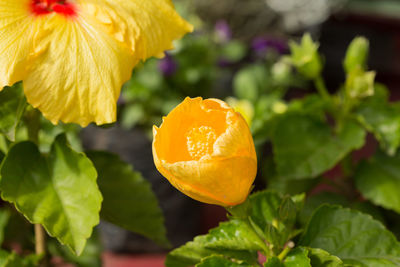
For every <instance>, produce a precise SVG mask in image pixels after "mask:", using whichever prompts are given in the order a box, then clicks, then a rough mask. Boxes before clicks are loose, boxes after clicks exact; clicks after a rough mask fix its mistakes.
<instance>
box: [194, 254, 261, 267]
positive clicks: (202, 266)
mask: <svg viewBox="0 0 400 267" xmlns="http://www.w3.org/2000/svg"><path fill="white" fill-rule="evenodd" d="M257 266H258V265H254V264H247V263H244V262H235V261H231V260H229V259H227V258H225V257H223V256H220V255H213V256H210V257H207V258H204V259H203V260H202V261H201V262H200V263H199V264H196V267H257Z"/></svg>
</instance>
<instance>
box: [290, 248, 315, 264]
mask: <svg viewBox="0 0 400 267" xmlns="http://www.w3.org/2000/svg"><path fill="white" fill-rule="evenodd" d="M284 266H285V267H311V263H310V259H309V258H308V251H307V250H306V249H304V248H295V249H293V250H291V251H290V252H289V253H288V255H287V256H286V258H285V260H284ZM312 266H313V267H314V265H312Z"/></svg>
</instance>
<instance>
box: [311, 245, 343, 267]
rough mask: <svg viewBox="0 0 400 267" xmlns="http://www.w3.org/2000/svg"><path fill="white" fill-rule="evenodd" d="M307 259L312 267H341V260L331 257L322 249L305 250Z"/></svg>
mask: <svg viewBox="0 0 400 267" xmlns="http://www.w3.org/2000/svg"><path fill="white" fill-rule="evenodd" d="M307 249H308V257H309V258H310V260H311V266H312V267H343V266H344V264H343V262H342V260H341V259H339V258H338V257H336V256H333V255H331V254H329V253H328V252H326V251H325V250H323V249H319V248H307Z"/></svg>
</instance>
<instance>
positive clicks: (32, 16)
mask: <svg viewBox="0 0 400 267" xmlns="http://www.w3.org/2000/svg"><path fill="white" fill-rule="evenodd" d="M190 31H192V26H191V25H190V24H188V23H187V22H186V21H185V20H183V19H182V18H181V17H180V16H179V15H178V14H177V13H176V12H175V9H174V7H173V4H172V1H171V0H63V1H57V0H2V1H0V90H1V89H2V88H3V87H5V86H10V85H13V84H14V83H16V82H18V81H23V82H24V90H25V95H26V97H27V100H28V102H29V103H30V104H31V105H32V106H34V107H36V108H38V109H39V110H40V111H41V112H42V113H43V115H44V116H45V117H46V118H47V119H49V120H50V121H51V122H53V123H54V124H56V123H58V121H59V120H61V121H63V122H66V123H68V122H75V123H79V124H80V125H82V126H86V125H87V124H89V123H90V122H96V123H97V124H104V123H111V122H114V121H115V119H116V102H117V99H118V97H119V93H120V89H121V86H122V84H123V83H124V82H125V81H127V80H128V79H129V78H130V76H131V72H132V69H133V67H134V66H135V65H136V64H137V63H138V62H139V61H140V60H145V59H147V58H149V57H152V56H161V55H162V54H163V51H165V50H167V49H171V48H172V41H173V40H174V39H177V38H180V37H182V36H183V35H184V34H185V33H187V32H190Z"/></svg>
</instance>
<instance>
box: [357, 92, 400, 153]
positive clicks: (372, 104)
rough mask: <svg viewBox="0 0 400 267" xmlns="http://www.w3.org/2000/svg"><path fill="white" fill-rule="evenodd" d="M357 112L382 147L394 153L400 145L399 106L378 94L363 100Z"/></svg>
mask: <svg viewBox="0 0 400 267" xmlns="http://www.w3.org/2000/svg"><path fill="white" fill-rule="evenodd" d="M375 90H377V88H376V89H375ZM356 114H357V115H358V118H359V120H360V121H361V123H362V124H363V125H364V127H365V128H366V129H367V130H368V131H369V132H371V133H372V134H374V136H375V138H376V139H377V140H378V141H379V144H380V147H381V148H382V149H383V150H385V151H386V152H387V153H388V154H389V155H394V154H395V153H396V150H397V149H398V148H399V146H400V112H399V110H398V109H397V107H396V106H395V105H393V104H390V103H388V102H387V100H386V99H385V98H382V97H381V96H379V95H376V96H373V97H370V98H368V99H366V100H365V101H363V102H362V103H361V104H360V106H359V107H358V108H357V110H356Z"/></svg>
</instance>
